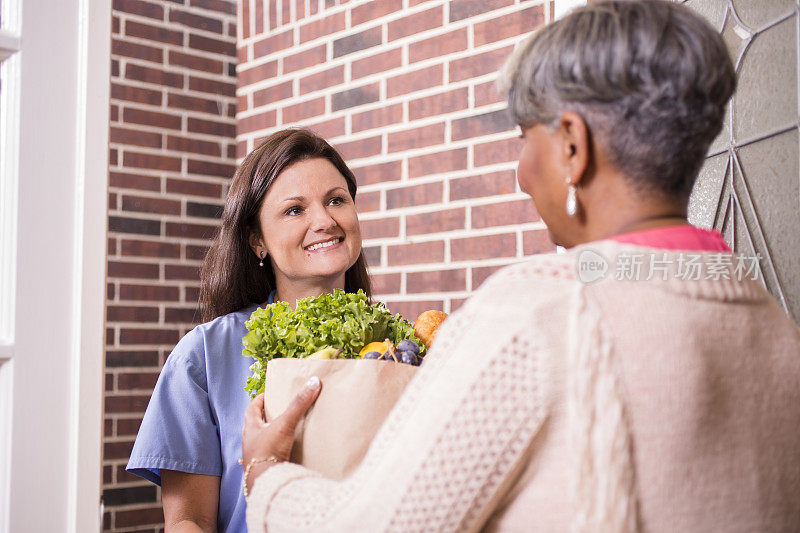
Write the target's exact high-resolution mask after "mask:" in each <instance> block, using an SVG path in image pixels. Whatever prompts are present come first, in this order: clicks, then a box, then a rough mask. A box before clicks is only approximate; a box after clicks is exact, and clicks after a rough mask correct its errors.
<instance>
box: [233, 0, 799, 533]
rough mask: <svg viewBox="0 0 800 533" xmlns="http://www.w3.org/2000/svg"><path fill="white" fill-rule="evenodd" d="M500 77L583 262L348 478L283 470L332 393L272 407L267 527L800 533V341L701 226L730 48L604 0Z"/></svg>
mask: <svg viewBox="0 0 800 533" xmlns="http://www.w3.org/2000/svg"><path fill="white" fill-rule="evenodd" d="M503 77H504V82H505V86H506V89H507V91H508V99H509V107H510V110H511V113H512V115H513V116H514V118H515V120H516V121H517V123H518V124H519V125H520V127H521V129H522V134H523V135H522V136H523V139H524V140H523V142H522V151H521V153H520V161H519V169H518V180H519V183H520V185H521V187H522V188H523V189H524V190H525V191H526V192H528V193H529V194H531V196H532V197H533V200H534V202H535V203H536V207H537V209H538V211H539V213H540V214H541V216H542V218H543V219H544V221H545V222H546V223H547V226H548V228H549V230H550V232H551V235H552V237H553V240H554V241H555V242H557V243H559V244H561V245H563V246H565V247H567V248H570V250H569V251H568V252H567V253H565V254H561V255H547V256H538V257H534V258H531V259H530V260H528V261H526V262H524V263H521V264H519V265H516V266H513V267H509V268H506V269H504V270H502V271H500V272H499V273H497V274H496V275H494V276H493V277H492V278H491V279H490V280H488V281H487V282H485V284H484V285H483V286H482V287H481V288H480V290H479V291H477V293H476V294H475V296H474V297H473V298H471V299H470V300H469V301H468V302H467V303H466V304H465V305H464V306H463V307H462V308H461V309H459V310H458V311H457V312H456V313H454V314H453V315H452V316H451V318H450V319H448V321H447V322H446V323H445V324H444V326H443V327H442V329H441V330H440V332H439V335H438V337H437V341H436V344H435V345H434V346H433V348H432V349H431V351H430V352H429V355H428V356H427V357H426V361H425V364H424V365H423V366H422V368H421V370H420V372H419V373H418V374H417V378H416V379H415V380H414V381H413V382H412V383H411V384H410V385H409V388H408V389H407V391H406V393H405V394H404V396H403V397H402V398H401V399H400V401H399V403H398V404H397V406H396V407H395V409H394V411H393V412H392V414H391V415H390V416H389V418H388V420H387V421H386V423H385V424H384V426H383V428H382V429H381V431H380V432H379V434H378V436H377V437H376V439H375V441H374V442H373V445H372V447H371V448H370V451H369V453H368V454H367V456H366V458H365V460H364V462H363V463H362V465H361V466H360V468H359V469H358V470H357V471H356V472H355V473H354V474H353V475H352V476H351V477H350V478H348V479H346V480H344V481H340V482H335V481H332V480H327V479H323V478H321V477H320V476H319V475H318V474H315V473H314V472H311V471H308V470H306V469H304V468H302V467H300V466H297V465H294V464H291V463H288V462H285V460H286V459H287V458H288V451H289V450H290V448H291V443H292V435H293V433H294V432H293V429H294V426H295V424H296V423H297V421H298V420H299V419H300V418H301V417H302V415H303V413H304V412H305V410H306V409H307V408H308V407H309V406H310V405H311V404H312V403H313V401H314V399H315V398H316V396H317V395H318V394H319V392H320V385H319V383H318V382H317V381H313V380H312V381H311V382H310V383H309V385H308V387H307V388H306V390H304V391H302V392H301V393H300V394H299V395H298V397H297V399H296V401H295V403H294V405H293V406H292V407H291V408H290V409H289V410H288V411H287V412H286V413H285V414H284V415H283V416H280V417H277V418H275V419H274V420H271V421H269V422H270V423H269V424H266V422H265V420H264V418H263V416H264V415H263V398H257V399H256V400H255V401H254V402H253V403H252V404H251V405H250V407H249V408H248V412H247V415H246V421H245V427H244V432H243V434H244V438H243V456H244V459H245V461H251V460H253V461H255V462H254V463H253V465H254V466H253V468H252V470H251V472H250V477H249V478H248V479H247V480H246V481H247V483H248V485H252V493H251V496H250V500H249V504H248V506H249V507H248V524H249V526H250V528H251V530H252V531H259V530H263V529H264V528H265V527H266V528H267V529H268V530H269V531H282V530H293V531H297V530H303V531H311V530H313V531H322V530H331V531H462V530H463V531H474V530H478V529H488V530H499V531H565V530H567V529H569V528H570V527H572V528H574V529H576V530H581V531H592V532H595V531H609V532H620V531H637V530H649V531H703V532H705V531H725V532H730V531H798V530H800V506H798V505H797V497H798V494H800V457H798V454H799V453H800V452H799V450H800V333H798V329H797V328H796V326H795V325H794V324H793V323H792V322H791V321H790V320H789V319H788V318H787V317H786V316H785V315H784V314H783V313H782V311H781V310H780V308H779V307H778V305H777V304H776V303H775V302H774V301H773V300H772V298H771V297H770V295H769V294H768V293H767V292H766V291H765V289H764V288H763V287H762V285H761V284H760V282H759V281H757V280H754V279H749V277H748V276H747V275H746V274H747V269H745V268H744V266H746V265H744V266H743V264H742V261H743V259H742V258H737V257H735V256H734V255H732V254H731V253H730V250H728V248H727V246H726V245H725V243H724V241H723V240H722V239H721V237H720V236H719V234H717V233H713V232H708V231H704V230H700V229H697V228H693V227H691V226H689V225H688V224H687V222H686V208H687V201H688V195H689V192H690V190H691V188H692V185H693V183H694V180H695V178H696V176H697V173H698V171H699V169H700V166H701V164H702V162H703V158H704V155H705V153H706V151H707V149H708V147H709V145H710V143H711V141H712V140H713V139H714V137H715V136H716V135H717V133H719V131H720V128H721V126H722V117H723V113H724V109H725V105H726V102H727V101H728V99H729V98H730V96H731V94H732V92H733V89H734V86H735V78H734V71H733V68H732V66H731V62H730V59H729V58H728V56H727V54H726V52H725V47H724V45H723V42H722V40H721V38H720V36H719V35H718V34H716V33H715V32H714V30H713V29H712V28H710V27H709V26H708V25H707V24H706V23H704V22H703V21H702V20H701V19H700V18H699V17H697V16H696V15H694V14H693V13H692V12H691V11H690V10H689V9H688V8H686V7H683V6H680V5H677V4H673V3H670V2H666V1H657V0H644V1H639V2H634V1H623V0H617V1H610V2H593V3H591V4H589V5H588V6H586V7H584V8H581V9H579V10H576V11H574V12H573V13H572V14H570V15H568V16H566V17H565V18H563V19H561V20H560V21H558V22H555V23H553V24H551V25H549V26H547V27H545V28H543V29H542V30H540V31H538V32H536V34H535V35H533V36H532V37H531V38H530V39H528V40H526V41H525V42H524V43H522V45H521V46H520V47H519V49H518V50H517V51H516V52H515V53H514V55H513V56H512V58H511V59H510V60H509V62H508V64H507V66H506V68H505V72H504V74H503ZM368 363H371V362H368V361H365V362H363V363H361V364H368ZM322 388H323V389H324V383H323V384H322ZM323 394H324V392H323ZM254 478H257V480H256V481H255V483H253V479H254Z"/></svg>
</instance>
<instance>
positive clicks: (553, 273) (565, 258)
mask: <svg viewBox="0 0 800 533" xmlns="http://www.w3.org/2000/svg"><path fill="white" fill-rule="evenodd" d="M576 282H577V276H576V266H575V257H574V254H572V253H570V252H567V253H563V254H555V253H553V254H540V255H535V256H531V257H528V258H526V259H524V260H523V261H520V262H519V263H515V264H513V265H509V266H506V267H503V268H501V269H500V270H498V271H497V272H495V273H494V274H492V275H491V276H489V278H487V279H486V281H485V282H484V283H483V284H482V285H481V287H480V288H479V289H478V293H494V292H498V291H501V292H507V293H517V292H518V291H520V290H521V291H523V293H527V292H528V291H529V290H533V289H537V291H538V290H541V289H543V288H546V287H547V286H553V287H556V286H560V287H563V286H564V285H569V284H571V283H576Z"/></svg>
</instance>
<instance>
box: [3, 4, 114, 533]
mask: <svg viewBox="0 0 800 533" xmlns="http://www.w3.org/2000/svg"><path fill="white" fill-rule="evenodd" d="M0 4H2V5H1V6H0V11H1V12H2V19H1V20H0V62H2V66H1V70H0V76H2V78H1V79H0V83H1V85H0V532H9V531H12V532H18V531H20V532H21V531H25V532H28V531H30V532H40V531H41V532H51V531H80V532H83V531H98V530H99V526H100V514H99V499H100V486H101V479H100V477H101V473H100V472H101V471H100V455H101V449H100V443H101V425H102V387H103V379H102V362H103V306H104V275H105V241H106V235H105V234H106V216H105V215H106V210H105V207H106V175H107V174H106V169H107V153H108V102H109V96H108V91H109V79H110V76H109V69H110V64H109V47H110V25H111V6H110V0H58V1H55V2H54V1H49V0H0Z"/></svg>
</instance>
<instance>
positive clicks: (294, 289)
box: [275, 276, 344, 309]
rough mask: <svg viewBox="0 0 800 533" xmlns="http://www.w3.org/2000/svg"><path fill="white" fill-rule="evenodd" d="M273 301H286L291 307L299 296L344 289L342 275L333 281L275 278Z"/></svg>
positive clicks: (317, 294) (303, 296)
mask: <svg viewBox="0 0 800 533" xmlns="http://www.w3.org/2000/svg"><path fill="white" fill-rule="evenodd" d="M276 285H277V287H276V291H275V301H276V302H286V303H288V304H289V305H290V306H291V308H292V309H294V308H295V306H296V305H297V300H300V299H301V298H308V297H316V296H319V295H320V294H330V293H332V292H333V291H334V289H342V290H344V276H342V277H341V279H340V280H339V279H337V280H335V281H334V282H312V281H308V282H304V283H297V282H292V281H289V280H280V279H279V280H276Z"/></svg>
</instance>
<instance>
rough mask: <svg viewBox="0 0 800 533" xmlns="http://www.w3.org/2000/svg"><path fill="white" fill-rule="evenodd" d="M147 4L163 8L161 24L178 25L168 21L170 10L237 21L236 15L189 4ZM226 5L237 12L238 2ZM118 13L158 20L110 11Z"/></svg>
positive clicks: (130, 14) (135, 14)
mask: <svg viewBox="0 0 800 533" xmlns="http://www.w3.org/2000/svg"><path fill="white" fill-rule="evenodd" d="M149 3H150V4H153V5H157V6H163V7H165V9H164V15H165V18H164V19H162V20H161V22H166V23H169V24H178V23H177V22H170V21H169V17H168V16H167V15H168V14H169V11H170V10H171V9H175V10H178V11H187V12H190V13H194V14H195V15H202V16H204V17H205V18H217V19H220V20H222V19H224V20H225V21H226V22H231V21H233V22H236V19H237V16H236V13H225V12H223V11H216V10H213V9H209V8H205V7H197V6H192V5H189V4H180V5H171V4H167V5H166V6H164V4H163V3H158V2H152V1H151V2H149ZM226 3H230V4H232V5H234V6H236V7H237V10H238V5H239V3H238V2H226ZM167 8H169V9H167ZM118 13H121V14H122V16H132V17H137V18H142V19H143V20H151V21H158V19H154V18H151V17H146V16H144V15H139V14H138V13H130V12H128V11H123V10H121V9H112V14H118ZM226 29H227V28H226Z"/></svg>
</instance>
